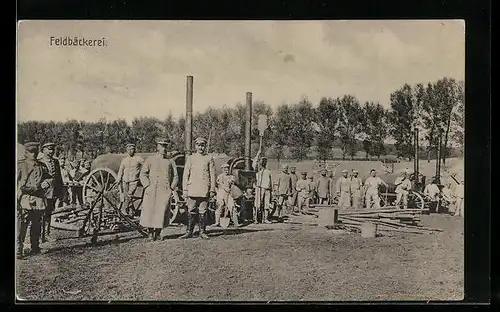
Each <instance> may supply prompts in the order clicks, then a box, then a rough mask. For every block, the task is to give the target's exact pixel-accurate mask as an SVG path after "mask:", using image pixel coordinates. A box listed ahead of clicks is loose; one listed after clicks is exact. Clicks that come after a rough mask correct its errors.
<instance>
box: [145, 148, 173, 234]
mask: <svg viewBox="0 0 500 312" xmlns="http://www.w3.org/2000/svg"><path fill="white" fill-rule="evenodd" d="M156 143H157V153H156V155H153V156H150V157H149V158H148V159H146V161H145V162H144V163H143V164H142V167H141V172H140V174H139V179H140V181H141V184H142V185H143V187H144V200H143V202H142V207H141V217H140V224H141V226H143V227H145V228H148V230H149V237H150V239H151V240H153V241H155V240H158V239H160V235H161V230H162V229H163V228H165V227H167V226H168V224H169V220H168V218H169V210H170V198H171V196H172V192H173V190H174V189H175V188H176V187H177V182H178V181H179V177H178V174H177V168H176V166H175V163H174V161H173V160H172V159H168V158H166V155H167V148H168V145H169V143H170V140H169V139H164V138H159V139H157V140H156Z"/></svg>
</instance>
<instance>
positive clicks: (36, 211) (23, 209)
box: [17, 142, 50, 259]
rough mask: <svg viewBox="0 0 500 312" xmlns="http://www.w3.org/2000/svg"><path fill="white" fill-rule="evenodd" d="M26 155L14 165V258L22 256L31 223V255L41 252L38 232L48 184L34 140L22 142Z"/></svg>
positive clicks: (45, 171)
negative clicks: (15, 176)
mask: <svg viewBox="0 0 500 312" xmlns="http://www.w3.org/2000/svg"><path fill="white" fill-rule="evenodd" d="M24 146H25V148H26V151H25V154H26V158H25V159H24V160H22V161H20V162H19V163H18V166H17V232H18V233H17V234H18V236H17V258H18V259H21V258H23V257H24V240H25V237H26V232H27V230H28V226H30V243H31V252H30V254H31V255H36V254H39V253H40V252H41V249H40V232H41V228H42V215H43V212H44V210H45V208H46V205H45V191H46V190H47V189H48V188H49V187H50V183H49V181H47V179H48V178H49V176H48V171H47V168H46V167H45V166H44V165H43V164H42V163H41V162H39V161H38V160H37V159H36V156H37V154H38V146H39V144H38V143H37V142H28V143H26V144H25V145H24Z"/></svg>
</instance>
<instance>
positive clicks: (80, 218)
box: [65, 216, 87, 224]
mask: <svg viewBox="0 0 500 312" xmlns="http://www.w3.org/2000/svg"><path fill="white" fill-rule="evenodd" d="M86 217H87V216H81V217H76V218H74V219H71V220H68V221H66V222H65V223H66V224H71V223H76V222H78V221H83V220H85V218H86Z"/></svg>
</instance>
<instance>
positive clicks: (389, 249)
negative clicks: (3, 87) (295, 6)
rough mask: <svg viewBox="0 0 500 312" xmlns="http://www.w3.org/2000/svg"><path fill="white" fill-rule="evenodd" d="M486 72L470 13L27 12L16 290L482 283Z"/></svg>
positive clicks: (401, 290) (82, 297)
mask: <svg viewBox="0 0 500 312" xmlns="http://www.w3.org/2000/svg"><path fill="white" fill-rule="evenodd" d="M464 80H465V22H464V21H463V20H451V19H450V20H314V21H306V20H301V21H298V20H297V21H294V20H286V21H285V20H283V21H272V20H258V21H257V20H255V21H244V20H239V21H236V20H231V21H230V20H227V21H222V20H220V21H217V20H211V21H208V20H207V21H203V20H197V21H191V20H163V21H160V20H157V21H155V20H134V21H126V20H71V21H70V20H23V21H20V22H18V25H17V51H16V121H17V127H16V139H17V146H16V158H17V165H16V178H15V179H16V181H15V183H16V202H15V204H16V220H15V222H16V226H15V237H16V244H15V250H12V257H15V293H16V299H17V301H18V302H32V301H63V302H64V301H104V302H115V301H129V302H144V301H162V302H263V303H276V302H301V301H303V302H332V301H333V302H360V301H442V300H451V301H455V300H462V299H463V298H464V258H465V255H464V214H465V211H464V210H465V200H464V187H465V166H464V154H465V153H464V136H465V83H464ZM13 222H14V220H13Z"/></svg>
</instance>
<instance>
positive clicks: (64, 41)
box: [50, 36, 107, 47]
mask: <svg viewBox="0 0 500 312" xmlns="http://www.w3.org/2000/svg"><path fill="white" fill-rule="evenodd" d="M50 45H51V46H63V47H66V46H67V47H69V46H76V47H105V46H106V45H107V42H106V38H104V37H102V38H100V39H94V38H88V37H78V36H74V37H71V36H66V37H52V36H51V37H50Z"/></svg>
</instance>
